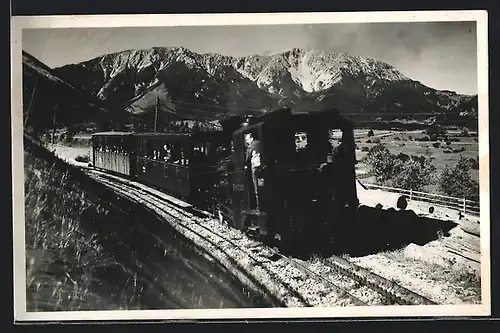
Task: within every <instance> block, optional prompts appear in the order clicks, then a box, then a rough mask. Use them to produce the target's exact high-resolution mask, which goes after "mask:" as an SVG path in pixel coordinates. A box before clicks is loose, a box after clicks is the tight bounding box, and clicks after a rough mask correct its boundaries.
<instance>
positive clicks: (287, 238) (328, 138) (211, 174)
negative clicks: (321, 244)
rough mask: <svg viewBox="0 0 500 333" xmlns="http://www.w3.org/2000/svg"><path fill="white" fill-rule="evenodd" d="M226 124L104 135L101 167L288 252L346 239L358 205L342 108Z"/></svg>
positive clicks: (97, 154)
mask: <svg viewBox="0 0 500 333" xmlns="http://www.w3.org/2000/svg"><path fill="white" fill-rule="evenodd" d="M222 125H223V126H222V127H223V128H222V130H220V131H213V132H196V133H133V132H104V133H95V134H93V136H92V152H93V166H94V167H95V168H97V169H101V170H105V171H108V172H113V173H116V174H120V175H122V176H125V177H129V178H133V179H136V180H138V181H140V182H143V183H145V184H148V185H150V186H153V187H156V188H158V189H161V190H163V191H165V192H167V193H169V194H171V195H174V196H177V197H179V198H180V199H183V200H185V201H188V202H190V203H193V204H194V205H197V206H199V207H201V208H203V209H207V210H211V211H213V212H215V213H216V214H217V215H218V216H219V218H220V220H221V221H222V222H225V223H228V224H229V225H231V226H232V227H235V228H238V229H240V230H242V231H245V232H246V233H248V234H250V235H251V236H252V237H256V238H259V239H262V240H264V241H265V242H270V243H272V244H277V245H279V246H285V247H286V246H296V244H297V243H301V244H303V243H304V240H305V239H306V238H309V239H314V242H318V241H319V240H320V238H322V237H323V238H325V239H324V240H325V241H331V240H332V235H341V234H342V231H341V230H342V227H343V225H344V224H345V223H342V221H345V220H346V219H349V216H350V214H353V213H354V211H355V210H356V209H357V207H358V205H359V201H358V198H357V193H356V178H355V161H356V158H355V143H354V135H353V129H352V124H351V122H350V121H349V120H348V119H346V118H344V117H343V116H341V114H340V113H339V112H338V111H337V110H335V109H330V110H325V111H316V112H302V113H294V112H292V110H291V109H289V108H283V109H278V110H274V111H272V112H269V113H266V114H263V115H261V116H258V117H252V118H249V119H244V118H241V117H237V116H235V117H230V118H228V119H226V120H225V121H223V122H222ZM249 133H251V135H252V136H253V137H254V138H255V139H256V140H258V142H259V143H260V163H261V165H260V168H259V170H258V172H252V171H250V170H251V168H250V167H249V165H248V161H247V160H246V158H245V155H246V149H247V147H246V145H245V136H246V135H248V134H249ZM335 133H338V134H340V137H339V139H340V140H339V141H338V142H337V143H338V144H337V145H335V142H336V141H335V139H334V135H335ZM252 177H257V181H254V180H255V179H252ZM254 184H257V187H258V188H257V191H256V189H255V188H254ZM257 203H258V205H257Z"/></svg>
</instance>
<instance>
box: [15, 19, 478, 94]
mask: <svg viewBox="0 0 500 333" xmlns="http://www.w3.org/2000/svg"><path fill="white" fill-rule="evenodd" d="M476 44H477V38H476V23H475V22H435V23H434V22H430V23H427V22H411V23H334V24H314V25H299V24H297V25H249V26H207V27H200V26H191V27H187V26H186V27H138V28H134V27H120V28H95V29H84V28H73V29H70V28H57V29H27V30H23V44H22V45H23V50H24V51H26V52H28V53H30V54H31V55H33V56H34V57H36V58H37V59H38V60H40V61H42V62H43V63H45V64H46V65H47V66H49V67H51V68H55V67H60V66H63V65H67V64H72V63H79V62H82V61H86V60H90V59H92V58H95V57H98V56H101V55H104V54H107V53H112V52H119V51H123V50H128V49H147V48H150V47H153V46H183V47H186V48H188V49H190V50H191V51H193V52H197V53H219V54H225V55H231V56H246V55H253V54H269V53H276V52H282V51H285V50H288V49H291V48H307V49H320V50H327V51H333V52H343V53H346V54H349V55H354V56H365V57H369V58H373V59H376V60H380V61H383V62H386V63H388V64H390V65H393V66H394V67H396V68H397V69H398V70H400V71H401V72H402V73H403V74H404V75H406V76H408V77H410V78H412V79H414V80H417V81H420V82H422V83H423V84H425V85H427V86H429V87H432V88H435V89H440V90H451V91H455V92H457V93H463V94H476V93H477V47H476Z"/></svg>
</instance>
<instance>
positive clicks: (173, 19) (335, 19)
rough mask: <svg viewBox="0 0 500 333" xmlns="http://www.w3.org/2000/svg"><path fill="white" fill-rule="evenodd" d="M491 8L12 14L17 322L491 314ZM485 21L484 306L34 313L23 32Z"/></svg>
mask: <svg viewBox="0 0 500 333" xmlns="http://www.w3.org/2000/svg"><path fill="white" fill-rule="evenodd" d="M487 20H488V13H487V11H484V10H459V11H390V12H389V11H388V12H382V11H377V12H336V13H258V14H241V13H235V14H165V15H156V14H155V15H153V14H147V15H143V14H140V15H75V16H14V17H12V18H11V41H12V42H11V75H12V76H11V84H12V91H11V97H12V102H11V103H12V105H11V119H12V123H11V130H12V166H13V168H12V175H13V177H12V188H13V192H12V198H13V238H14V243H13V244H14V258H13V260H14V281H13V282H14V319H15V321H60V322H64V321H103V320H111V321H115V320H116V321H118V320H180V319H182V320H189V319H195V320H196V319H200V320H205V319H272V318H279V319H281V318H345V317H414V316H418V317H429V316H431V317H438V316H489V315H491V291H490V285H491V277H490V194H489V193H490V176H489V120H488V112H489V108H488V22H487ZM450 21H475V22H476V23H477V61H478V63H477V66H478V78H477V80H478V82H477V84H478V85H477V86H478V103H479V105H478V108H479V131H478V133H479V158H480V163H479V179H480V220H481V224H480V233H481V287H482V297H481V298H482V304H479V305H464V306H462V305H436V306H435V305H426V306H370V307H345V308H340V307H332V308H326V307H325V308H319V307H318V308H271V309H269V308H265V309H260V308H259V309H256V308H249V309H203V310H126V311H71V312H65V311H57V312H27V311H26V266H25V260H26V258H25V234H24V233H25V229H24V185H23V183H24V159H23V121H22V117H23V112H22V110H23V109H22V100H23V99H22V60H21V59H22V30H23V29H41V28H45V29H46V28H105V27H138V28H139V27H165V26H223V25H228V26H231V25H278V24H320V23H323V24H325V23H326V24H334V23H375V22H387V23H389V22H408V23H411V22H450Z"/></svg>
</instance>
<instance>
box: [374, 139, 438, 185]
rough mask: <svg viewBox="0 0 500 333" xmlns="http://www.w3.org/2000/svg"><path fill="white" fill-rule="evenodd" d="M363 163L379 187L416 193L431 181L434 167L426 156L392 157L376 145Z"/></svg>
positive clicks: (384, 148)
mask: <svg viewBox="0 0 500 333" xmlns="http://www.w3.org/2000/svg"><path fill="white" fill-rule="evenodd" d="M365 161H366V162H367V164H369V165H370V167H371V173H372V174H373V175H374V176H375V179H376V181H377V183H378V184H380V185H385V186H392V187H399V188H404V189H408V190H409V189H412V190H415V191H418V190H420V189H422V187H423V186H425V185H429V184H431V183H432V181H433V173H434V171H435V167H434V166H433V165H432V163H431V159H430V158H429V157H426V156H411V157H410V156H408V155H406V154H398V155H394V154H391V153H390V152H389V150H388V149H387V148H386V147H385V146H384V145H382V144H378V145H376V146H374V147H373V148H372V149H371V150H370V151H369V152H368V154H367V156H366V160H365Z"/></svg>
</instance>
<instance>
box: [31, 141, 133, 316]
mask: <svg viewBox="0 0 500 333" xmlns="http://www.w3.org/2000/svg"><path fill="white" fill-rule="evenodd" d="M47 154H50V153H48V152H46V151H44V150H43V148H41V147H38V146H36V145H34V144H32V143H30V141H29V140H26V143H25V154H24V158H25V227H26V251H27V252H26V256H27V257H26V269H27V280H26V283H27V310H28V311H36V310H62V309H64V310H78V309H86V308H89V309H125V308H128V307H131V308H134V307H135V306H134V300H131V299H128V300H127V299H126V298H127V294H130V292H129V291H130V288H131V287H132V288H133V286H132V283H131V281H132V280H133V277H134V276H133V275H132V273H131V272H128V271H127V270H126V269H125V268H123V267H122V266H120V265H119V264H117V260H116V258H114V257H113V256H112V255H110V254H109V253H106V252H105V251H103V247H102V245H101V244H100V243H99V241H98V237H97V233H96V232H92V231H91V230H90V229H91V228H88V229H84V228H83V227H82V225H81V224H80V223H79V222H80V221H82V220H86V219H87V218H88V220H87V221H86V222H90V223H89V226H91V225H92V224H93V223H96V222H99V221H100V220H102V219H103V218H105V217H106V216H108V215H111V214H113V212H112V210H113V209H114V208H113V207H112V206H111V205H110V204H109V203H107V202H105V201H102V200H97V198H96V196H95V193H94V195H92V192H90V193H88V192H87V191H86V190H85V189H84V188H82V187H81V186H80V184H81V183H80V182H79V180H78V179H77V178H78V176H75V170H70V169H69V168H70V167H69V166H67V165H65V164H64V163H62V161H60V160H58V159H56V158H55V157H54V156H48V155H47ZM44 155H45V156H44ZM76 175H77V174H76ZM113 271H114V272H113ZM112 272H113V273H114V275H117V276H120V277H121V278H123V279H125V280H126V281H127V283H126V284H125V286H124V288H123V289H122V290H121V291H120V290H118V289H117V287H118V286H113V282H112V281H106V279H100V278H99V277H100V276H101V275H113V274H112ZM116 282H118V281H116ZM102 289H106V290H115V293H114V295H110V297H103V296H102V295H103V293H101V292H99V290H102ZM104 294H105V293H104Z"/></svg>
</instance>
